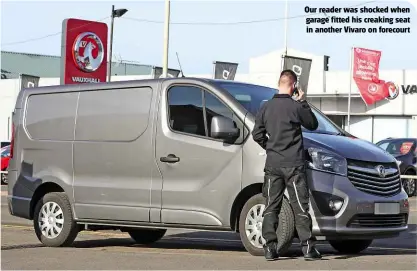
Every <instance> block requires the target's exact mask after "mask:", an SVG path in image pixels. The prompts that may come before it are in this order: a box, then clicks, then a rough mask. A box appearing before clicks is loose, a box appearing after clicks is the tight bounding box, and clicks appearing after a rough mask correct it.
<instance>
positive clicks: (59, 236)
mask: <svg viewBox="0 0 417 271" xmlns="http://www.w3.org/2000/svg"><path fill="white" fill-rule="evenodd" d="M33 227H34V229H35V233H36V236H37V237H38V239H39V241H41V242H42V244H44V245H46V246H49V247H65V246H70V245H71V244H72V243H73V242H74V240H75V238H76V237H77V235H78V227H77V224H76V223H75V220H74V218H73V215H72V209H71V203H70V201H69V200H68V197H67V196H66V195H65V193H58V192H53V193H48V194H46V195H45V196H43V197H42V198H41V199H40V200H39V201H38V202H37V204H36V207H35V212H34V214H33Z"/></svg>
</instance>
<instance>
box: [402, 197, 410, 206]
mask: <svg viewBox="0 0 417 271" xmlns="http://www.w3.org/2000/svg"><path fill="white" fill-rule="evenodd" d="M403 207H405V208H409V207H410V203H409V202H408V199H405V200H404V203H403Z"/></svg>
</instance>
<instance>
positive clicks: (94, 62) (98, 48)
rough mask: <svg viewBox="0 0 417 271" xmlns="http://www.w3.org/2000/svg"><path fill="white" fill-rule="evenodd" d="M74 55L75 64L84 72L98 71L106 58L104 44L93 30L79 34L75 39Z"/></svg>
mask: <svg viewBox="0 0 417 271" xmlns="http://www.w3.org/2000/svg"><path fill="white" fill-rule="evenodd" d="M72 56H73V60H74V63H75V65H76V66H77V67H78V68H79V69H80V70H82V71H84V72H94V71H96V70H97V69H98V68H99V67H100V65H101V63H102V62H103V59H104V46H103V43H102V41H101V40H100V38H99V37H98V36H97V35H96V34H94V33H92V32H84V33H81V34H79V35H78V36H77V37H76V38H75V41H74V45H73V50H72Z"/></svg>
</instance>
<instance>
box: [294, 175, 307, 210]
mask: <svg viewBox="0 0 417 271" xmlns="http://www.w3.org/2000/svg"><path fill="white" fill-rule="evenodd" d="M292 184H293V186H294V191H295V197H296V198H297V201H298V205H299V206H300V209H301V211H303V213H305V212H306V211H304V209H303V206H301V202H300V199H299V198H298V192H297V187H295V181H294V182H293V183H292Z"/></svg>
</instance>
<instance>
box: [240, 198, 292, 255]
mask: <svg viewBox="0 0 417 271" xmlns="http://www.w3.org/2000/svg"><path fill="white" fill-rule="evenodd" d="M264 209H265V198H264V197H263V196H262V194H257V195H255V196H253V197H251V198H250V199H249V200H248V201H247V202H246V203H245V205H244V206H243V208H242V211H241V212H240V218H239V234H240V239H241V240H242V243H243V246H244V247H245V249H246V250H247V251H248V252H249V254H251V255H253V256H263V255H264V250H263V245H264V243H265V240H264V239H263V237H262V221H263V216H262V215H263V211H264ZM294 233H295V219H294V214H293V212H292V208H291V205H290V203H289V201H288V200H287V199H286V198H285V197H283V199H282V207H281V212H280V214H279V224H278V229H277V237H278V246H279V253H280V255H283V254H285V253H286V252H287V250H288V249H289V248H290V246H291V244H292V240H293V238H294Z"/></svg>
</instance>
